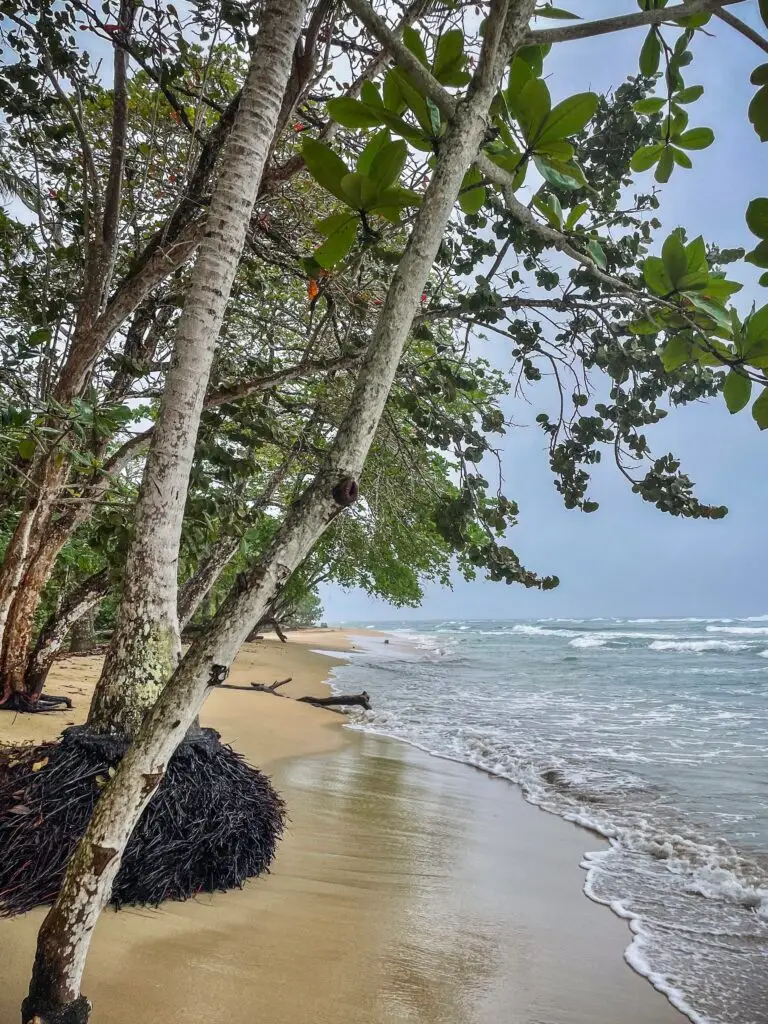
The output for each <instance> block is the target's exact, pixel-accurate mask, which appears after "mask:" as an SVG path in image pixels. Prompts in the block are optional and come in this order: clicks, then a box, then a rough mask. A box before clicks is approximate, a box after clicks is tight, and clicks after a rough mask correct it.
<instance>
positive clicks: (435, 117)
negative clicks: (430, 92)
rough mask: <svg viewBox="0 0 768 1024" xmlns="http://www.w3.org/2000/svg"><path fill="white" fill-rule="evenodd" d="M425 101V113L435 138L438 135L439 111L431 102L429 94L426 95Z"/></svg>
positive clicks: (439, 125) (439, 124)
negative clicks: (427, 115)
mask: <svg viewBox="0 0 768 1024" xmlns="http://www.w3.org/2000/svg"><path fill="white" fill-rule="evenodd" d="M426 103H427V113H428V114H429V124H430V127H431V128H432V137H433V138H435V139H437V138H439V137H440V127H441V122H440V111H439V110H438V109H437V106H436V105H435V104H434V103H433V102H432V100H431V99H430V98H429V96H427V100H426Z"/></svg>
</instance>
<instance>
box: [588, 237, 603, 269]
mask: <svg viewBox="0 0 768 1024" xmlns="http://www.w3.org/2000/svg"><path fill="white" fill-rule="evenodd" d="M587 252H588V253H589V255H590V256H591V257H592V259H593V260H594V261H595V263H596V264H597V265H598V267H600V269H601V270H606V269H607V267H608V261H607V260H606V258H605V253H604V252H603V247H602V245H600V243H599V242H598V241H597V240H596V239H594V238H590V240H589V242H588V243H587Z"/></svg>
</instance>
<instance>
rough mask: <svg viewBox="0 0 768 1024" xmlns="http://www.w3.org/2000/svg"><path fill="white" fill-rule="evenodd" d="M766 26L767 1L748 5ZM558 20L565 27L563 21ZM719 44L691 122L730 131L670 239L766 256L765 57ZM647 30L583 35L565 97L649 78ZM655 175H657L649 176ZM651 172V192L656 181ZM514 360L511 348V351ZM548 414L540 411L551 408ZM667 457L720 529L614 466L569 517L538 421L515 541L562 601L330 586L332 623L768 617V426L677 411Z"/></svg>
mask: <svg viewBox="0 0 768 1024" xmlns="http://www.w3.org/2000/svg"><path fill="white" fill-rule="evenodd" d="M560 6H564V7H567V8H568V9H569V10H571V11H574V12H575V13H578V14H581V15H582V16H583V17H585V18H587V19H593V18H599V17H600V18H601V17H606V16H610V15H611V14H620V13H624V12H626V11H628V10H631V9H633V7H634V5H633V4H631V3H629V2H628V0H570V3H566V2H565V0H564V2H563V3H562V4H560ZM734 13H738V15H739V16H740V17H741V18H742V19H743V20H745V21H748V22H749V23H750V24H752V25H753V26H754V27H756V28H757V27H758V26H759V24H760V21H759V15H758V12H757V2H756V0H747V2H746V3H744V4H742V5H739V6H738V7H737V8H735V9H734ZM549 24H554V23H552V22H550V23H549ZM709 28H710V30H711V32H712V33H713V35H714V36H715V37H716V38H713V39H702V38H697V39H696V40H695V44H694V54H695V61H694V64H693V65H691V66H689V67H688V68H687V69H685V79H686V84H690V85H693V84H696V83H701V84H702V85H704V87H705V94H704V96H703V98H702V99H701V100H700V101H699V102H698V103H697V104H695V105H694V106H693V107H692V108H690V109H691V122H690V123H691V127H693V126H695V125H699V124H706V125H709V126H711V127H712V128H714V130H715V134H716V141H715V144H714V145H713V146H712V147H711V148H710V149H709V150H705V151H703V152H696V153H694V154H692V156H693V159H694V168H693V170H692V171H688V172H685V171H682V170H681V169H680V168H677V169H676V171H675V173H674V174H673V176H672V179H671V181H670V182H669V183H668V184H667V185H666V186H664V190H663V195H662V207H661V211H660V215H661V217H662V219H663V223H664V228H665V231H664V232H662V233H661V237H664V236H665V235H666V233H667V232H668V231H669V230H671V229H672V228H674V227H675V226H677V225H683V226H684V227H685V228H686V229H687V230H688V232H689V236H690V237H693V236H695V235H697V234H703V235H704V237H705V238H706V239H707V240H709V241H712V242H717V243H719V244H720V245H722V246H723V247H731V246H738V245H742V246H746V247H750V248H751V247H752V245H753V244H754V242H753V241H752V236H751V235H750V233H749V231H748V230H747V227H746V225H745V223H744V211H745V209H746V206H747V203H748V201H749V200H750V199H751V198H754V197H755V196H758V195H763V194H765V192H766V186H765V182H766V180H768V174H767V173H766V172H767V170H768V159H767V158H768V145H766V144H763V145H762V146H761V144H760V142H759V140H758V138H757V136H756V135H755V133H754V132H753V130H752V127H751V125H750V124H749V122H748V120H747V107H748V105H749V101H750V99H751V97H752V95H753V94H754V87H753V86H750V84H749V73H750V70H751V69H752V68H753V67H755V66H756V65H757V64H759V63H762V58H763V56H764V55H761V53H760V51H759V50H758V49H757V48H756V47H755V46H754V44H752V43H750V42H748V41H747V40H746V39H744V38H743V37H741V36H739V35H737V34H736V33H735V32H734V31H733V30H732V29H730V28H729V27H728V26H726V25H724V24H721V23H719V22H717V21H716V20H713V22H712V23H711V25H710V27H709ZM644 34H645V30H643V29H638V30H633V31H631V32H623V33H620V34H614V35H611V36H603V37H602V38H596V39H589V40H583V41H580V42H576V43H569V44H567V45H561V46H559V47H557V46H556V47H555V48H554V49H553V53H552V54H551V56H550V58H549V59H548V61H547V70H548V71H549V73H550V75H551V80H550V87H551V90H552V92H553V95H554V97H555V99H557V98H560V97H562V96H565V95H568V94H570V93H573V92H578V91H581V90H584V89H588V88H591V89H594V90H596V91H598V92H601V91H606V90H608V89H610V88H611V87H615V86H617V85H619V84H620V83H621V81H623V79H624V78H625V77H626V75H627V74H628V73H635V69H636V67H637V57H638V53H639V50H640V46H641V45H642V41H643V38H644ZM646 179H647V181H646ZM650 180H651V177H650V173H649V174H648V175H645V176H643V181H642V183H643V184H646V183H650ZM752 269H753V268H750V269H749V270H746V269H742V267H739V268H738V273H736V274H735V273H733V268H732V270H731V276H735V277H736V278H737V279H738V280H740V281H741V282H742V283H743V284H744V285H745V288H744V290H743V291H742V292H741V293H739V295H738V296H737V297H736V298H737V303H738V305H739V306H740V307H741V308H742V311H746V310H748V308H749V306H750V305H751V303H752V301H753V299H756V300H757V301H758V304H759V305H763V304H764V303H765V302H766V301H768V290H766V289H760V288H758V287H757V286H756V279H757V275H756V274H754V273H752V272H751V270H752ZM495 352H496V358H497V361H498V365H500V366H506V361H505V355H504V350H503V348H501V347H497V348H495ZM507 411H508V412H509V413H511V414H513V415H514V418H515V420H516V422H522V423H530V421H531V419H532V415H533V414H532V413H531V411H530V409H529V408H528V407H527V406H525V405H518V404H513V403H510V406H509V408H508V410H507ZM535 411H536V410H534V414H535ZM649 437H650V439H651V442H652V445H653V447H654V450H655V451H657V452H659V453H660V454H661V453H663V452H666V451H674V452H676V453H677V454H679V455H680V456H681V457H682V461H683V467H684V469H685V470H686V472H688V474H689V476H691V478H692V479H693V480H695V481H696V483H697V487H698V494H699V496H700V497H701V498H702V499H703V500H705V501H708V502H711V503H713V504H725V505H727V506H728V507H729V509H730V513H729V515H728V516H727V517H726V519H724V520H721V521H719V522H707V521H700V520H699V521H692V520H684V519H677V518H672V517H670V516H665V515H664V514H662V513H661V512H658V511H657V510H656V509H655V508H653V507H652V506H651V505H648V504H647V503H645V502H642V501H641V500H640V499H639V498H637V496H635V495H633V494H632V493H631V492H630V491H629V488H628V485H627V484H626V482H625V481H624V480H623V479H622V478H621V477H620V476H619V474H618V472H617V471H616V469H615V466H614V467H612V465H611V464H610V460H606V461H605V462H604V464H603V465H602V466H601V467H600V469H599V472H598V473H596V474H595V475H594V477H593V479H594V486H593V488H592V490H593V497H595V498H596V499H597V500H599V501H600V509H599V511H597V512H595V513H593V514H592V515H584V514H583V513H580V512H576V511H567V510H566V509H565V508H564V507H563V505H562V503H561V501H560V497H559V495H558V494H557V492H556V491H555V489H554V486H553V483H552V477H551V475H550V473H549V470H548V466H547V454H546V446H545V440H544V437H543V434H542V433H541V432H540V431H539V430H538V428H534V427H530V426H528V427H522V428H519V429H514V430H513V431H511V432H510V433H509V434H508V435H507V437H506V438H505V441H504V457H503V465H504V476H505V490H506V493H507V494H508V496H509V497H511V498H514V499H515V500H516V501H518V503H519V505H520V525H519V526H518V527H516V528H515V529H514V530H513V531H511V532H510V534H509V536H508V538H507V542H508V543H509V544H510V546H511V547H513V548H514V549H515V550H516V551H517V552H518V554H519V555H520V556H521V558H522V559H523V561H524V562H525V563H526V564H527V565H528V566H529V567H530V568H532V569H535V570H537V571H538V572H541V573H545V574H546V573H555V574H557V575H558V576H559V577H560V579H561V584H560V587H559V588H558V589H557V590H554V591H550V592H547V593H539V592H536V591H529V590H525V589H523V588H522V587H519V586H517V587H514V586H513V587H508V586H506V585H504V584H500V583H489V582H485V581H480V580H478V581H476V582H474V583H466V582H464V581H463V580H462V579H460V578H459V577H458V576H457V577H456V579H455V583H454V589H453V590H448V589H445V588H442V587H430V588H429V589H428V591H427V594H426V598H425V601H424V604H423V606H422V608H420V609H419V610H407V609H406V610H398V609H393V608H391V607H390V606H388V605H387V604H385V603H384V602H380V601H375V600H372V599H370V598H368V597H367V596H366V595H364V594H361V593H359V592H356V591H350V592H343V591H340V590H339V589H338V588H326V589H325V590H324V592H323V595H322V596H323V600H324V604H325V610H326V617H327V619H328V620H329V621H333V622H337V621H345V620H361V619H366V620H368V621H373V620H376V619H380V620H381V619H392V618H414V619H415V618H426V619H435V618H454V619H456V618H518V617H521V618H537V617H546V616H573V617H582V616H583V617H592V616H642V615H648V616H657V615H658V616H665V615H668V616H687V615H703V616H710V615H711V616H741V615H754V614H762V613H764V612H768V542H767V541H768V534H767V533H766V529H765V524H766V521H767V519H766V508H767V507H768V481H767V480H766V472H765V470H766V465H768V432H766V434H762V435H761V434H760V432H759V431H758V430H757V427H756V426H755V425H754V423H753V421H752V419H751V417H750V415H749V411H748V410H745V411H744V412H743V413H742V414H740V415H737V416H734V417H731V416H730V415H729V414H728V412H727V411H726V410H725V407H724V405H723V402H722V400H721V399H719V400H717V401H714V402H711V403H708V404H706V405H703V404H702V405H698V406H696V407H687V408H684V409H679V410H677V411H675V412H674V413H673V414H672V415H670V416H669V417H668V419H667V420H666V421H665V422H664V423H662V424H659V425H658V426H657V427H655V428H651V430H650V431H649Z"/></svg>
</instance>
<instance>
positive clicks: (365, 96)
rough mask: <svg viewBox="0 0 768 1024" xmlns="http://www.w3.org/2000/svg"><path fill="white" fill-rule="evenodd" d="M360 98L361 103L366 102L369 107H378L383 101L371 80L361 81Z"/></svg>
mask: <svg viewBox="0 0 768 1024" xmlns="http://www.w3.org/2000/svg"><path fill="white" fill-rule="evenodd" d="M360 98H361V99H362V101H363V103H367V104H368V106H369V107H380V106H382V105H383V102H384V101H383V100H382V98H381V95H380V93H379V90H378V88H377V87H376V86H375V85H374V84H373V82H363V85H362V88H361V89H360Z"/></svg>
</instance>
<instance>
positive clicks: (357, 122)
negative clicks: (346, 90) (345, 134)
mask: <svg viewBox="0 0 768 1024" xmlns="http://www.w3.org/2000/svg"><path fill="white" fill-rule="evenodd" d="M325 106H326V109H327V111H328V113H329V115H330V116H331V117H332V118H333V120H334V121H338V123H339V124H340V125H342V126H343V127H344V128H377V127H378V126H379V125H380V124H381V111H380V110H379V108H378V107H373V106H368V104H367V103H362V102H361V101H360V100H353V99H352V98H351V97H350V96H339V97H338V98H337V99H333V100H328V102H327V103H326V105H325Z"/></svg>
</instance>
